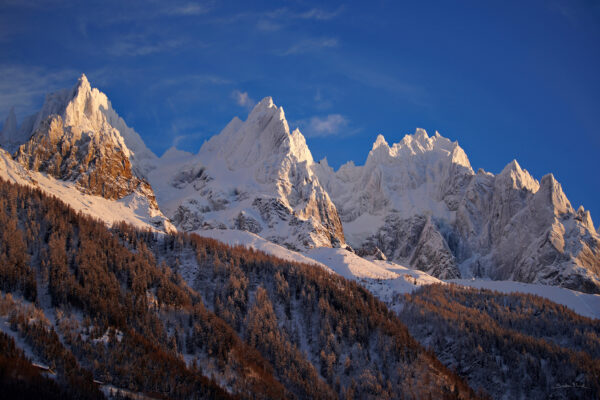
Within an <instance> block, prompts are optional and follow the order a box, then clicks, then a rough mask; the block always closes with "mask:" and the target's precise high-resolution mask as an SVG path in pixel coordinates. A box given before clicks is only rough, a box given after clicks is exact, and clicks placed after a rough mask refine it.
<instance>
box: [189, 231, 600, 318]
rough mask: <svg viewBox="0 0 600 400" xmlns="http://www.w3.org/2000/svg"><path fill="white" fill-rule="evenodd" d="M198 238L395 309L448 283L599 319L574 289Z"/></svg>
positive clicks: (227, 236)
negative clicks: (330, 281) (408, 296)
mask: <svg viewBox="0 0 600 400" xmlns="http://www.w3.org/2000/svg"><path fill="white" fill-rule="evenodd" d="M199 234H200V235H201V236H205V237H210V238H213V239H216V240H219V241H220V242H223V243H226V244H229V245H231V246H244V247H248V248H252V249H255V250H260V251H263V252H265V253H267V254H270V255H274V256H276V257H279V258H281V259H284V260H290V261H295V262H301V263H306V264H314V265H315V266H318V267H320V268H324V269H326V270H328V271H331V272H333V273H336V274H339V275H342V276H343V277H345V278H346V279H350V280H355V281H357V282H359V283H360V284H361V285H363V286H364V287H365V288H367V289H368V290H369V291H370V292H371V293H373V294H374V295H375V296H376V297H378V298H379V299H380V300H382V301H384V302H386V303H387V304H388V305H389V306H390V307H391V308H392V309H395V310H397V308H398V306H400V304H401V302H399V301H398V295H400V294H403V293H409V292H412V291H414V290H415V289H417V288H418V287H420V286H422V285H430V284H435V283H444V282H450V283H455V284H458V285H462V286H468V287H474V288H480V289H481V288H483V289H491V290H496V291H499V292H503V293H528V294H535V295H537V296H540V297H543V298H546V299H548V300H550V301H553V302H555V303H558V304H562V305H564V306H566V307H568V308H570V309H571V310H573V311H575V312H576V313H578V314H580V315H583V316H586V317H590V318H599V319H600V295H598V294H586V293H581V292H577V291H574V290H570V289H566V288H561V287H556V286H548V285H540V284H529V283H521V282H514V281H492V280H484V279H452V280H447V281H440V280H439V279H437V278H434V277H433V276H430V275H428V274H427V273H425V272H422V271H419V270H415V269H411V268H407V267H404V266H402V265H399V264H396V263H393V262H389V261H382V260H370V259H365V258H362V257H359V256H357V255H356V254H354V253H352V252H351V251H348V250H346V249H340V248H324V247H323V248H315V249H310V250H308V251H306V252H304V253H298V252H295V251H291V250H288V249H286V248H284V247H281V246H278V245H276V244H274V243H272V242H269V241H268V240H265V239H263V238H261V237H260V236H258V235H256V234H253V233H251V232H244V231H239V230H230V229H214V230H203V231H200V232H199Z"/></svg>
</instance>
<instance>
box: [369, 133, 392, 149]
mask: <svg viewBox="0 0 600 400" xmlns="http://www.w3.org/2000/svg"><path fill="white" fill-rule="evenodd" d="M383 145H385V146H386V147H390V146H389V145H388V142H387V141H386V140H385V137H383V135H382V134H379V135H377V139H375V143H373V148H372V150H375V149H376V148H378V147H380V146H383Z"/></svg>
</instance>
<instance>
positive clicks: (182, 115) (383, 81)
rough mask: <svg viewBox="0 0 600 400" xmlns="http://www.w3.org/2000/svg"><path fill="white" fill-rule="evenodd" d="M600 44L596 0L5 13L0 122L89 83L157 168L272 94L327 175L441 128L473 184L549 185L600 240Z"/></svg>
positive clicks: (77, 6) (171, 5) (134, 6)
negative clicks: (483, 178) (587, 217)
mask: <svg viewBox="0 0 600 400" xmlns="http://www.w3.org/2000/svg"><path fill="white" fill-rule="evenodd" d="M599 43H600V3H599V2H598V1H593V0H570V1H565V0H548V1H534V0H532V1H484V2H482V1H456V2H448V1H439V2H428V1H421V2H406V3H405V2H399V1H370V2H348V3H346V2H339V3H338V2H310V1H279V2H266V1H255V2H246V1H240V2H233V1H232V2H229V1H228V2H216V1H214V2H211V1H208V2H189V1H171V2H166V1H165V2H159V1H143V2H142V1H135V0H131V1H118V2H112V1H102V2H93V1H77V2H65V1H62V2H57V1H53V0H23V1H12V0H2V1H0V114H4V115H6V113H7V112H8V109H9V108H10V106H11V105H15V106H16V111H17V115H18V116H19V119H21V118H22V117H23V116H25V115H27V114H30V113H32V112H34V111H35V110H37V108H39V107H40V106H41V104H42V102H43V96H44V94H45V93H46V92H48V91H51V90H55V89H58V88H62V87H69V86H72V85H73V84H74V82H75V81H76V79H77V77H78V76H79V75H80V74H81V73H82V72H84V73H85V74H86V75H87V76H88V78H89V80H90V82H91V83H92V86H95V87H98V88H100V89H101V90H102V91H104V92H105V93H107V94H108V96H109V98H110V99H111V101H112V103H113V106H114V108H115V109H116V110H117V112H119V114H121V116H123V117H124V118H125V120H126V121H127V123H128V124H129V125H130V126H133V127H134V128H135V129H136V130H137V131H138V132H139V133H140V134H141V135H142V137H143V138H144V140H145V141H146V143H147V144H148V146H149V147H150V148H151V149H152V150H154V152H156V153H157V154H158V155H160V154H162V153H163V152H164V151H165V150H166V149H167V148H169V147H171V146H173V145H177V147H178V148H181V149H185V150H189V151H197V150H198V148H199V147H200V145H201V144H202V142H203V141H204V140H205V139H207V138H208V137H210V136H211V135H213V134H215V133H218V132H219V131H220V130H221V129H222V128H223V127H224V126H225V124H226V123H227V122H228V121H229V120H230V119H231V118H232V117H233V116H235V115H238V116H240V117H242V118H245V116H246V114H247V112H248V109H249V108H250V107H251V106H252V104H253V103H254V102H256V101H258V100H260V99H261V98H263V97H264V96H273V98H274V100H275V103H276V104H278V105H281V106H283V107H284V109H285V111H286V115H287V118H288V120H289V121H290V123H291V125H292V128H293V127H295V126H300V128H301V130H302V132H303V133H304V134H305V136H306V137H307V140H308V144H309V147H310V148H311V150H312V152H313V155H314V156H315V158H316V159H320V158H322V157H324V156H327V158H328V160H329V162H330V164H331V165H333V166H335V167H338V166H339V165H341V164H342V163H343V162H345V161H347V160H354V161H355V162H356V163H357V164H362V163H363V162H364V160H365V158H366V155H367V153H368V151H369V150H370V148H371V145H372V143H373V141H374V140H375V137H376V135H377V134H378V133H382V134H383V135H384V136H385V137H386V139H387V140H388V142H390V143H391V142H397V141H399V140H400V139H401V138H402V136H404V135H405V134H407V133H412V132H414V130H415V128H416V127H423V128H425V129H427V130H428V132H430V134H433V133H434V132H435V131H436V130H438V131H439V132H440V133H441V134H442V135H444V136H447V137H449V138H451V139H452V140H458V141H459V143H460V144H461V146H462V147H463V148H464V149H465V151H466V152H467V154H468V156H469V158H470V160H471V164H472V165H473V168H474V169H475V170H477V169H478V168H484V169H485V170H488V171H491V172H494V173H497V172H499V171H500V170H502V168H503V166H504V165H506V164H507V163H508V162H509V161H511V160H512V159H514V158H516V159H517V160H518V161H519V163H520V164H521V166H522V167H524V168H526V169H527V170H529V171H530V172H531V173H532V174H533V175H534V176H535V177H536V178H538V179H540V178H541V176H542V175H544V174H546V173H548V172H553V173H554V175H555V176H556V177H557V179H558V180H559V181H560V182H561V183H562V184H563V188H564V189H565V192H566V193H567V196H569V198H570V200H571V201H572V203H573V205H574V206H575V207H577V206H578V205H579V204H584V206H585V207H586V208H587V209H590V210H592V217H595V224H596V225H598V223H599V222H600V178H599V177H598V173H599V167H600V135H599V134H598V133H597V132H598V127H599V126H600V78H599V71H600V45H599ZM2 118H3V117H2Z"/></svg>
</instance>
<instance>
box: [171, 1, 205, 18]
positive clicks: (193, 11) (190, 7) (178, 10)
mask: <svg viewBox="0 0 600 400" xmlns="http://www.w3.org/2000/svg"><path fill="white" fill-rule="evenodd" d="M209 11H210V8H209V7H208V6H206V5H203V4H199V3H186V4H180V5H176V6H174V7H173V8H170V9H165V13H166V14H168V15H179V16H194V15H203V14H207V13H208V12H209Z"/></svg>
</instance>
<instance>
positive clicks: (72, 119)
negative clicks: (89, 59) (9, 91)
mask: <svg viewBox="0 0 600 400" xmlns="http://www.w3.org/2000/svg"><path fill="white" fill-rule="evenodd" d="M54 116H60V117H61V119H62V124H63V126H64V131H65V133H66V134H68V135H72V136H73V137H74V138H77V137H80V136H81V135H82V134H85V135H87V136H89V137H91V138H94V137H95V140H100V141H102V140H109V141H111V142H112V143H113V144H114V145H116V146H117V147H118V148H119V149H120V150H121V151H123V153H124V154H125V155H126V156H127V157H128V158H129V160H130V161H131V164H132V166H133V169H134V171H136V173H137V174H139V175H140V176H145V175H146V174H147V172H148V171H149V170H150V169H152V167H153V164H154V162H155V160H156V159H157V157H156V155H154V153H152V151H150V149H148V148H147V147H146V145H145V144H144V142H143V140H142V138H141V137H140V135H139V134H138V133H137V132H135V131H134V130H133V129H132V128H130V127H129V126H127V124H126V123H125V121H123V119H122V118H121V117H120V116H119V115H118V114H117V113H116V112H115V110H114V109H113V108H112V105H111V103H110V101H109V100H108V97H107V96H106V95H105V94H104V93H102V92H101V91H99V90H98V89H96V88H92V87H91V85H90V82H89V81H88V79H87V77H86V76H85V74H82V75H81V76H80V77H79V79H78V80H77V83H76V84H75V85H74V86H73V87H72V88H70V89H63V90H59V91H57V92H54V93H50V94H48V95H47V96H46V100H45V101H44V105H43V106H42V109H41V110H40V111H39V112H38V113H37V116H36V118H35V122H34V123H33V126H32V127H31V128H30V131H29V132H28V133H27V134H24V135H20V136H23V139H24V140H23V143H24V141H25V140H28V138H29V137H31V136H32V134H34V133H35V132H36V131H38V130H39V129H41V126H42V124H44V123H47V121H48V119H49V118H53V117H54ZM100 136H101V137H102V138H101V137H100Z"/></svg>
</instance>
